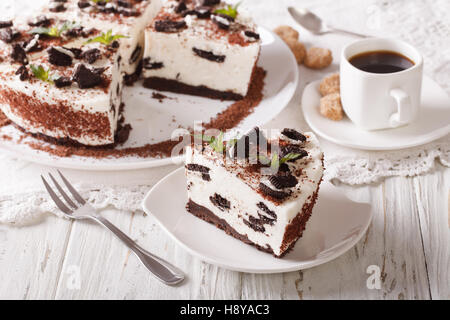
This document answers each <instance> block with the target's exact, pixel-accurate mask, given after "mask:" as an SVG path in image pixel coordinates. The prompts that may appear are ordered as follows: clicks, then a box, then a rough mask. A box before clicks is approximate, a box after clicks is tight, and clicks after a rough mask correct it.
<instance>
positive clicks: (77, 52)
mask: <svg viewBox="0 0 450 320" xmlns="http://www.w3.org/2000/svg"><path fill="white" fill-rule="evenodd" d="M63 48H64V49H66V50H69V51H70V52H72V53H73V55H74V56H75V59H81V57H82V55H83V51H82V50H81V49H78V48H66V47H63Z"/></svg>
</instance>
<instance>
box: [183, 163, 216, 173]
mask: <svg viewBox="0 0 450 320" xmlns="http://www.w3.org/2000/svg"><path fill="white" fill-rule="evenodd" d="M186 169H188V170H189V171H194V172H201V173H209V170H210V169H209V168H208V167H205V166H202V165H200V164H194V163H189V164H188V165H186Z"/></svg>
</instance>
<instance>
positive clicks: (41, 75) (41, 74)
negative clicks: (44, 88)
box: [30, 64, 60, 84]
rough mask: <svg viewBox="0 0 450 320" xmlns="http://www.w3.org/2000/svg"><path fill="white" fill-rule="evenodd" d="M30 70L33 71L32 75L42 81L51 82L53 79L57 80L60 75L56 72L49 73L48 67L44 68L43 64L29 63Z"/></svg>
mask: <svg viewBox="0 0 450 320" xmlns="http://www.w3.org/2000/svg"><path fill="white" fill-rule="evenodd" d="M30 69H31V72H33V75H34V76H35V77H36V78H38V79H39V80H42V81H44V82H48V83H51V84H53V83H54V81H55V80H58V79H59V78H60V76H59V75H58V74H56V73H54V74H51V73H50V69H47V70H45V69H44V67H43V66H41V65H38V66H37V65H34V64H30Z"/></svg>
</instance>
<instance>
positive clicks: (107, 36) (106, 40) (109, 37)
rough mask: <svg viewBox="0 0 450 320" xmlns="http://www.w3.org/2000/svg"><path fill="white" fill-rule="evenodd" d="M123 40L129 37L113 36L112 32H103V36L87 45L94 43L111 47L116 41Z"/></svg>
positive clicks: (89, 41)
mask: <svg viewBox="0 0 450 320" xmlns="http://www.w3.org/2000/svg"><path fill="white" fill-rule="evenodd" d="M121 38H128V37H127V36H124V35H121V34H116V35H113V34H112V30H108V31H107V32H106V33H104V32H102V34H101V35H100V36H98V37H95V38H92V39H89V40H88V41H86V42H85V43H86V44H87V43H92V42H99V43H102V44H104V45H109V44H110V43H111V42H113V41H114V40H117V39H121Z"/></svg>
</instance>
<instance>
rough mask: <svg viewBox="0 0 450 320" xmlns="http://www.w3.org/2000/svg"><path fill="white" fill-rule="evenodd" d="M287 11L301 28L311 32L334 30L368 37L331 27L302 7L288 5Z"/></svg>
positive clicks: (320, 33)
mask: <svg viewBox="0 0 450 320" xmlns="http://www.w3.org/2000/svg"><path fill="white" fill-rule="evenodd" d="M288 11H289V13H290V15H291V17H292V18H293V19H294V20H295V21H296V22H297V23H298V24H299V25H301V26H302V27H303V28H305V29H306V30H308V31H310V32H311V33H313V34H317V35H322V34H326V33H330V32H336V33H342V34H349V35H352V36H357V37H363V38H366V37H368V36H367V35H364V34H360V33H356V32H352V31H347V30H342V29H337V28H333V27H331V26H329V25H327V24H326V23H325V22H323V21H322V19H320V18H319V17H318V16H316V15H315V14H314V13H312V12H311V11H309V10H308V9H303V8H300V9H296V8H294V7H288Z"/></svg>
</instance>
